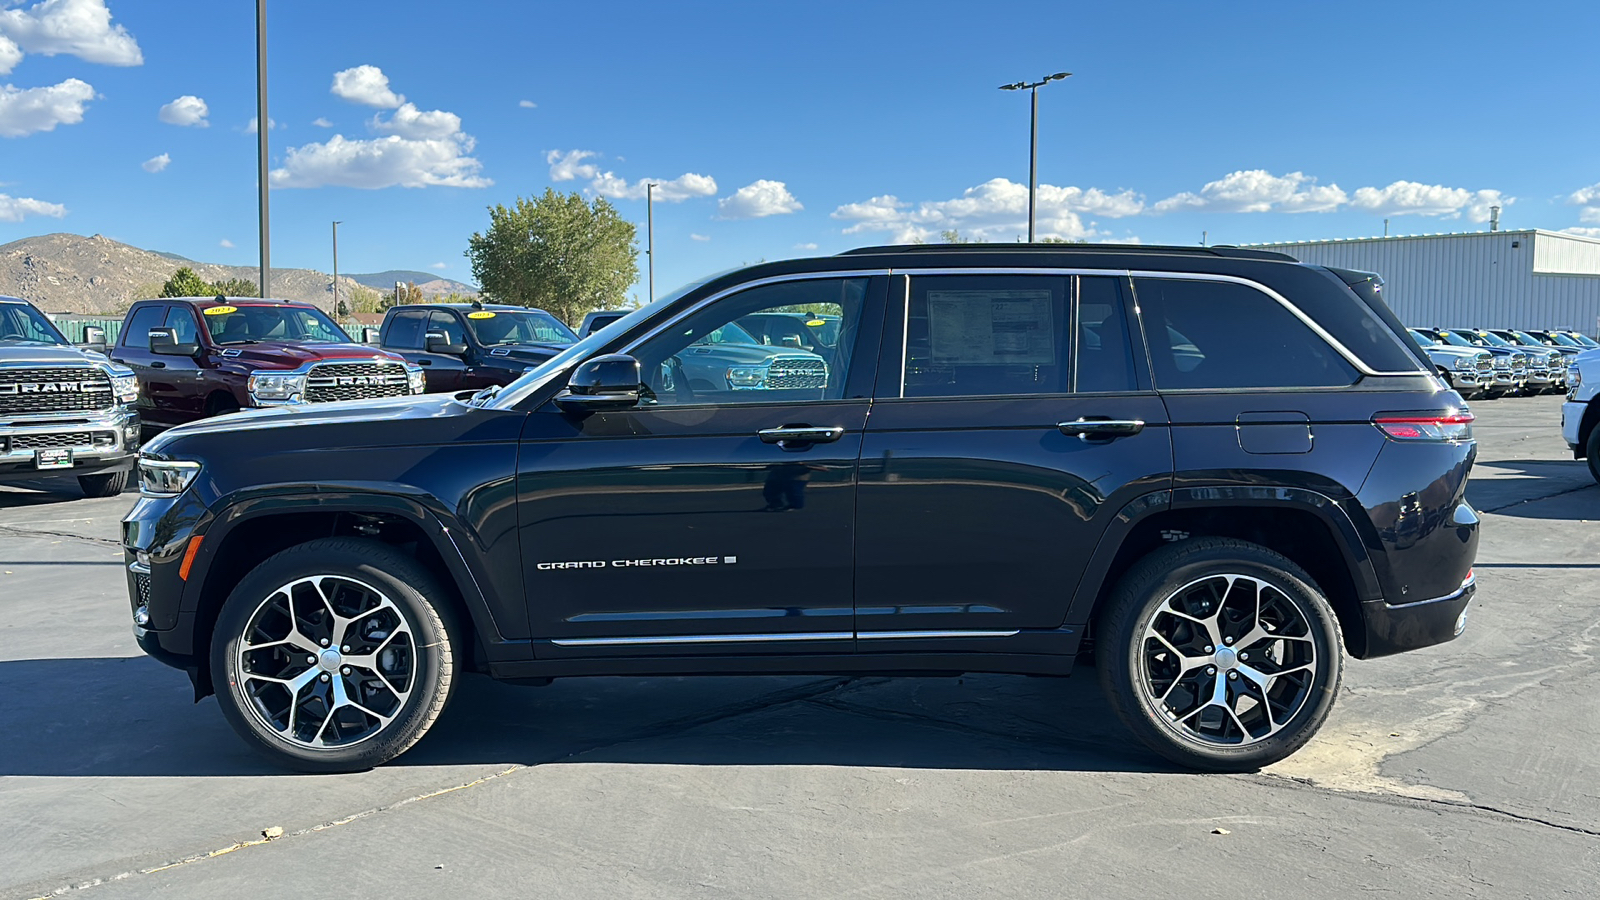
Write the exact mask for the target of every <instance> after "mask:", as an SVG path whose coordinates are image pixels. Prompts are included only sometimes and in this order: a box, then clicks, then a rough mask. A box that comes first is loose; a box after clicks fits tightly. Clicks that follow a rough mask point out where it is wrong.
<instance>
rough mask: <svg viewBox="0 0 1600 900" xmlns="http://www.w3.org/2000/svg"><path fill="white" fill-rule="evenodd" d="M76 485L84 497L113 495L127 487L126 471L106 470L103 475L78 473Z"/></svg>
mask: <svg viewBox="0 0 1600 900" xmlns="http://www.w3.org/2000/svg"><path fill="white" fill-rule="evenodd" d="M78 487H80V488H82V489H83V495H84V496H85V497H115V496H118V495H119V494H121V493H122V492H123V490H124V489H126V488H127V487H128V472H127V470H126V469H124V470H123V471H121V472H108V473H106V474H104V475H79V476H78Z"/></svg>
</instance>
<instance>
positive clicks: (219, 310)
mask: <svg viewBox="0 0 1600 900" xmlns="http://www.w3.org/2000/svg"><path fill="white" fill-rule="evenodd" d="M238 311H239V307H237V306H208V307H206V309H205V313H206V315H208V316H225V315H227V314H228V313H236V312H238Z"/></svg>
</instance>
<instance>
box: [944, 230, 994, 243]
mask: <svg viewBox="0 0 1600 900" xmlns="http://www.w3.org/2000/svg"><path fill="white" fill-rule="evenodd" d="M939 240H941V241H944V242H945V243H946V244H983V243H987V241H985V240H984V239H983V238H969V237H966V236H964V235H963V234H962V233H961V232H960V231H958V230H957V229H954V228H952V229H950V230H949V231H941V232H939Z"/></svg>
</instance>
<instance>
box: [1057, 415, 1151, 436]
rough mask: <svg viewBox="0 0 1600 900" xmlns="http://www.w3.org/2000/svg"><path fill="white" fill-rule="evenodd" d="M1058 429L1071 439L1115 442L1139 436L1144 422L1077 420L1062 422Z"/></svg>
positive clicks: (1133, 420)
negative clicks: (1123, 438)
mask: <svg viewBox="0 0 1600 900" xmlns="http://www.w3.org/2000/svg"><path fill="white" fill-rule="evenodd" d="M1056 428H1057V429H1059V430H1060V431H1061V433H1062V434H1064V435H1067V436H1069V437H1071V436H1074V435H1076V436H1077V437H1080V438H1082V439H1083V440H1086V441H1090V440H1115V439H1116V438H1119V437H1127V436H1129V435H1132V434H1138V433H1139V432H1141V431H1143V430H1144V421H1143V420H1141V419H1076V420H1074V421H1071V422H1061V423H1058V424H1057V425H1056Z"/></svg>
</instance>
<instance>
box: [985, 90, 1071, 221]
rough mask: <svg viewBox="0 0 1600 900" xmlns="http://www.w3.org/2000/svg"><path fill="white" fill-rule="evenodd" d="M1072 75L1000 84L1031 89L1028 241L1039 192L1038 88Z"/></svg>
mask: <svg viewBox="0 0 1600 900" xmlns="http://www.w3.org/2000/svg"><path fill="white" fill-rule="evenodd" d="M1070 77H1072V73H1071V72H1057V73H1055V74H1054V75H1046V76H1045V77H1044V79H1043V80H1041V81H1019V82H1017V83H1015V84H1002V85H1000V90H1002V91H1021V90H1026V91H1031V92H1032V93H1033V118H1032V119H1031V121H1030V124H1029V126H1028V243H1030V244H1031V243H1033V230H1034V215H1035V214H1034V209H1035V206H1034V197H1035V195H1036V194H1038V192H1039V88H1042V87H1044V86H1045V85H1047V84H1049V83H1050V82H1052V81H1060V80H1061V79H1063V78H1070Z"/></svg>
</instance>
